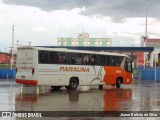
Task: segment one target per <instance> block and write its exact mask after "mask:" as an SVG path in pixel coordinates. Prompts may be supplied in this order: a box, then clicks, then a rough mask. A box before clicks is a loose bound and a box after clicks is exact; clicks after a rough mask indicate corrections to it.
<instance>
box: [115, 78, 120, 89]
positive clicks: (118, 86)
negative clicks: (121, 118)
mask: <svg viewBox="0 0 160 120" xmlns="http://www.w3.org/2000/svg"><path fill="white" fill-rule="evenodd" d="M120 87H121V79H120V78H118V79H117V81H116V88H120Z"/></svg>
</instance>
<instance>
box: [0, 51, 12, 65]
mask: <svg viewBox="0 0 160 120" xmlns="http://www.w3.org/2000/svg"><path fill="white" fill-rule="evenodd" d="M10 58H11V54H9V53H4V52H0V64H10Z"/></svg>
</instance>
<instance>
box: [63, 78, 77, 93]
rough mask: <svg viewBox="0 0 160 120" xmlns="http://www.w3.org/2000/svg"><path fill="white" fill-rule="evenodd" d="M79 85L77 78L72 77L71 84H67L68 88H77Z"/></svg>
mask: <svg viewBox="0 0 160 120" xmlns="http://www.w3.org/2000/svg"><path fill="white" fill-rule="evenodd" d="M78 85H79V82H78V79H77V78H71V79H70V81H69V86H65V87H66V89H67V90H76V89H77V87H78Z"/></svg>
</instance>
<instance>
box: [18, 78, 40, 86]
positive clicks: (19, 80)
mask: <svg viewBox="0 0 160 120" xmlns="http://www.w3.org/2000/svg"><path fill="white" fill-rule="evenodd" d="M16 83H20V84H25V85H35V86H37V85H38V81H37V80H22V79H16Z"/></svg>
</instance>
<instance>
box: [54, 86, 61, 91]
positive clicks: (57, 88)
mask: <svg viewBox="0 0 160 120" xmlns="http://www.w3.org/2000/svg"><path fill="white" fill-rule="evenodd" d="M61 87H62V86H51V88H52V89H53V90H59V89H60V88H61Z"/></svg>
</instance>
